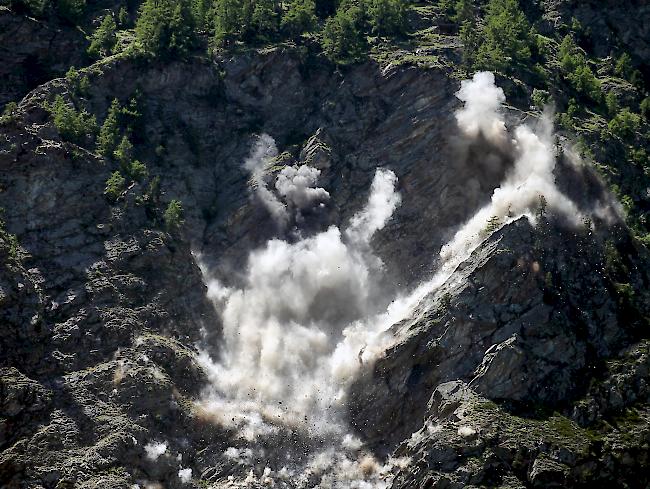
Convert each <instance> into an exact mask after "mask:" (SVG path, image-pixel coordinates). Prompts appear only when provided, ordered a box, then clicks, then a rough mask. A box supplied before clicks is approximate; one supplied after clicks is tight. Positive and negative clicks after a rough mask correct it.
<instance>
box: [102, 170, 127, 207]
mask: <svg viewBox="0 0 650 489" xmlns="http://www.w3.org/2000/svg"><path fill="white" fill-rule="evenodd" d="M125 188H126V179H125V178H124V177H123V176H122V174H121V173H120V172H119V171H115V172H113V173H112V174H111V176H110V177H109V179H108V180H107V181H106V187H105V188H104V195H106V197H108V199H109V200H111V201H113V202H115V201H116V200H117V199H118V198H119V197H120V196H121V195H122V193H123V192H124V189H125Z"/></svg>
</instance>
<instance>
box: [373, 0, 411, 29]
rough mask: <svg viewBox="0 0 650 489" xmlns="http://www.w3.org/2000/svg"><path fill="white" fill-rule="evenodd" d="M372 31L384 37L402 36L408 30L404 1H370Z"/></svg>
mask: <svg viewBox="0 0 650 489" xmlns="http://www.w3.org/2000/svg"><path fill="white" fill-rule="evenodd" d="M366 3H367V14H368V21H369V23H370V27H371V31H372V32H373V33H374V34H379V35H382V36H389V35H400V34H402V33H404V31H405V30H406V3H405V2H404V1H403V0H368V1H367V2H366Z"/></svg>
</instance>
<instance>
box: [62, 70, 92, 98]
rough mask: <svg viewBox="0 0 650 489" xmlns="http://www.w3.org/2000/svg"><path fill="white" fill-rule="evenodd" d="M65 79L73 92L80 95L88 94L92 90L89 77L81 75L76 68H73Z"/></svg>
mask: <svg viewBox="0 0 650 489" xmlns="http://www.w3.org/2000/svg"><path fill="white" fill-rule="evenodd" d="M65 79H66V80H67V82H68V83H69V84H70V87H71V88H72V90H73V91H74V92H76V93H78V94H80V95H83V94H86V93H87V92H88V89H89V88H90V82H89V81H88V77H87V76H86V75H82V74H81V73H79V71H77V70H76V69H75V67H74V66H71V67H70V69H69V70H68V71H67V73H66V74H65Z"/></svg>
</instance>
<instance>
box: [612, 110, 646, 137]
mask: <svg viewBox="0 0 650 489" xmlns="http://www.w3.org/2000/svg"><path fill="white" fill-rule="evenodd" d="M640 126H641V117H639V115H638V114H635V113H633V112H631V111H630V109H628V108H624V109H622V110H621V111H620V112H619V113H618V114H616V117H614V118H613V119H612V120H611V121H609V124H608V128H609V131H610V132H611V133H612V134H613V135H614V136H617V137H619V138H621V139H629V138H632V137H634V134H635V133H636V131H638V130H639V127H640Z"/></svg>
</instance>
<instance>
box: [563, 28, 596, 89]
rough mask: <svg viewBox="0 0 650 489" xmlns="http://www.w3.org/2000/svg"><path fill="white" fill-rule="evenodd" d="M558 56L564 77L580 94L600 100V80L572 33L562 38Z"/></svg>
mask: <svg viewBox="0 0 650 489" xmlns="http://www.w3.org/2000/svg"><path fill="white" fill-rule="evenodd" d="M558 58H559V61H560V67H561V68H562V73H563V75H564V78H565V79H566V80H567V81H568V82H569V83H570V85H571V86H572V87H573V89H574V90H575V91H576V92H577V93H578V94H580V95H582V96H584V97H588V98H591V99H592V100H594V101H599V100H600V99H601V98H602V91H601V86H600V82H599V81H598V79H597V78H596V77H595V75H594V73H593V71H592V70H591V68H590V67H589V65H588V63H587V58H586V57H585V56H584V54H583V53H582V51H580V50H579V49H578V47H577V46H576V44H575V42H574V41H573V38H572V37H571V36H570V35H567V36H565V37H564V39H563V40H562V43H561V44H560V48H559V52H558Z"/></svg>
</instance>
